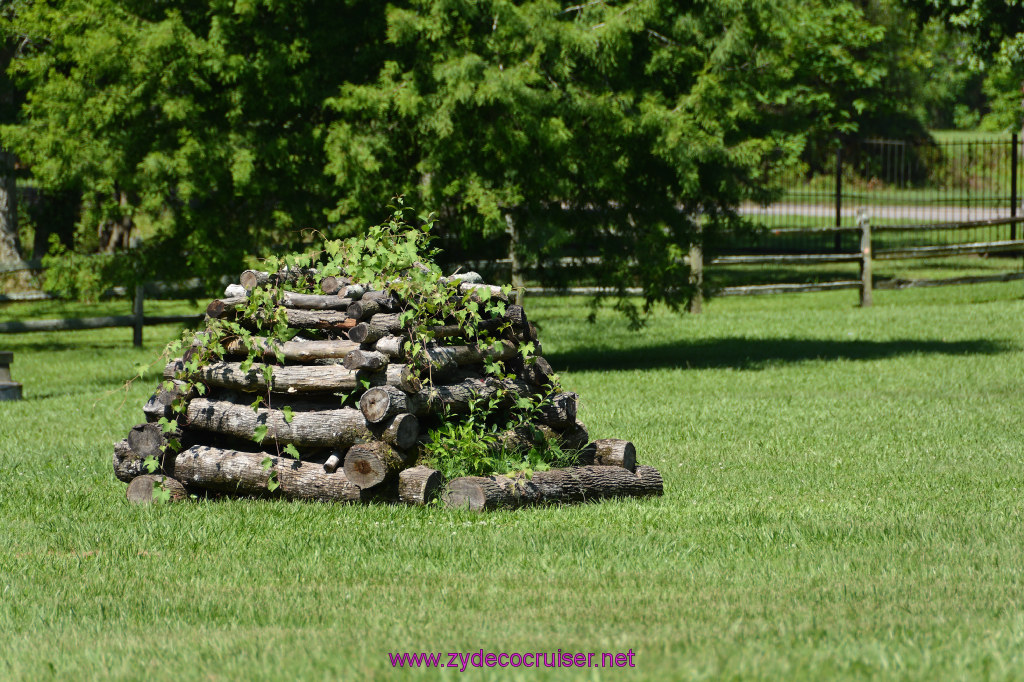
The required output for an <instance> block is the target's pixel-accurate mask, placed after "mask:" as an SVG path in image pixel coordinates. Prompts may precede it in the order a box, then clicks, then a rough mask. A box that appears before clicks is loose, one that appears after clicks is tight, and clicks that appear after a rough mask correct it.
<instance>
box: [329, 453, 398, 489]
mask: <svg viewBox="0 0 1024 682" xmlns="http://www.w3.org/2000/svg"><path fill="white" fill-rule="evenodd" d="M410 459H411V458H410V457H409V456H408V455H405V454H403V453H401V452H399V451H397V450H395V449H393V448H392V447H391V446H390V445H388V444H387V443H382V442H380V441H374V442H372V443H359V444H357V445H353V446H352V447H350V448H349V449H348V452H346V453H345V476H346V477H347V478H348V480H350V481H352V482H353V483H355V484H356V485H357V486H359V487H360V488H363V489H367V488H373V487H374V486H377V485H380V484H381V483H384V482H385V481H386V480H391V479H394V478H395V477H396V476H397V475H398V472H400V471H401V470H402V469H405V468H407V467H408V466H409V464H410V463H411V462H410Z"/></svg>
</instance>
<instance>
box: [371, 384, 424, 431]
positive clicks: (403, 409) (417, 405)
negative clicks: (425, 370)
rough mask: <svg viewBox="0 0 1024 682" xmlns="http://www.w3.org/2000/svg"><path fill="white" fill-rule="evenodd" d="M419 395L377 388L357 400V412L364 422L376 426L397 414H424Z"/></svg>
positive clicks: (388, 387) (387, 388)
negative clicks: (360, 414) (364, 419)
mask: <svg viewBox="0 0 1024 682" xmlns="http://www.w3.org/2000/svg"><path fill="white" fill-rule="evenodd" d="M424 407H425V406H424V405H422V404H421V401H420V398H419V394H418V393H413V394H409V393H406V392H405V391H403V390H402V389H400V388H396V387H394V386H377V387H375V388H371V389H369V390H368V391H367V392H366V393H364V394H363V395H362V396H361V397H360V398H359V410H360V411H361V412H362V413H363V416H364V417H366V421H368V422H370V423H371V424H377V423H380V422H382V421H384V420H385V419H388V418H390V417H394V416H395V415H399V414H424V413H425V412H426V410H425V409H424Z"/></svg>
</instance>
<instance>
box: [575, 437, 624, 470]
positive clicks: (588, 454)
mask: <svg viewBox="0 0 1024 682" xmlns="http://www.w3.org/2000/svg"><path fill="white" fill-rule="evenodd" d="M580 462H581V463H584V462H585V463H587V464H597V465H601V466H614V467H622V468H623V469H629V470H630V471H635V470H636V446H634V445H633V444H632V443H631V442H629V441H628V440H621V439H619V438H602V439H600V440H595V441H594V442H593V443H591V444H589V445H588V446H587V447H585V448H583V450H582V451H581V452H580Z"/></svg>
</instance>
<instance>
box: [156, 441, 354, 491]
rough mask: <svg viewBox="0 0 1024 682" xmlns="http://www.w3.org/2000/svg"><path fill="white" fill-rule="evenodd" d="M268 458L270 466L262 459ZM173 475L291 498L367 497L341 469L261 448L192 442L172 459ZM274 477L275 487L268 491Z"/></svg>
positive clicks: (200, 484) (212, 486) (189, 482)
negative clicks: (326, 468) (327, 469)
mask: <svg viewBox="0 0 1024 682" xmlns="http://www.w3.org/2000/svg"><path fill="white" fill-rule="evenodd" d="M267 457H269V458H270V464H271V466H270V468H269V469H264V468H263V461H264V459H266V458H267ZM174 474H175V477H176V478H177V479H178V480H179V481H181V482H182V483H183V484H184V485H185V486H195V487H197V488H203V489H205V490H214V491H220V492H225V493H233V494H236V495H254V496H259V497H285V498H287V499H292V500H320V501H324V502H362V501H364V500H367V499H368V498H369V495H368V494H367V493H365V492H363V491H362V490H361V489H360V488H359V486H357V485H355V484H354V483H352V482H350V481H349V480H348V478H346V477H345V473H344V472H343V471H335V472H334V473H330V474H329V473H327V472H325V471H324V469H323V465H322V464H314V463H312V462H300V461H297V460H294V459H288V458H286V457H276V456H274V455H268V454H266V453H263V452H255V453H254V452H240V451H238V450H225V449H222V448H215V447H210V446H206V445H195V446H192V447H191V448H189V449H188V450H185V451H184V452H182V453H180V454H179V455H178V456H177V457H176V458H175V460H174ZM272 477H273V478H274V479H275V480H276V481H277V483H278V487H277V488H276V489H275V490H273V491H270V490H268V489H267V484H268V483H270V481H271V478H272Z"/></svg>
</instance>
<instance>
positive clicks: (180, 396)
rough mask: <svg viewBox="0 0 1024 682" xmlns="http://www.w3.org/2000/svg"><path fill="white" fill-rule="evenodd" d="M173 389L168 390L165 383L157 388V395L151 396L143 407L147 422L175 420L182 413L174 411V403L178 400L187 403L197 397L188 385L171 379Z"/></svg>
mask: <svg viewBox="0 0 1024 682" xmlns="http://www.w3.org/2000/svg"><path fill="white" fill-rule="evenodd" d="M170 383H171V388H170V389H168V388H167V386H165V385H164V384H163V383H161V384H160V386H159V387H158V388H157V390H156V393H154V394H153V395H152V396H150V398H149V400H147V401H146V404H145V405H143V406H142V412H143V413H144V414H145V415H146V421H147V422H155V421H159V420H160V419H161V418H164V419H168V420H172V421H173V420H175V419H177V418H178V417H179V416H180V413H178V412H175V411H174V403H175V401H177V400H181V401H184V402H185V403H187V402H188V401H189V400H191V399H192V397H193V396H194V395H195V392H194V391H191V390H189V388H188V384H186V383H185V382H184V381H178V380H177V379H171V380H170Z"/></svg>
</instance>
